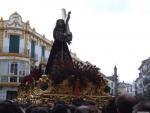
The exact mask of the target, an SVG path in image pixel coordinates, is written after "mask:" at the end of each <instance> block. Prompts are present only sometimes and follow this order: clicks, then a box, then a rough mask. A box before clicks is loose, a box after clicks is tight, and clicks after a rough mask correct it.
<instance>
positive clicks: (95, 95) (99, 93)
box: [17, 75, 111, 105]
mask: <svg viewBox="0 0 150 113" xmlns="http://www.w3.org/2000/svg"><path fill="white" fill-rule="evenodd" d="M43 83H48V88H47V89H46V90H42V89H41V84H43ZM24 89H26V88H24ZM27 89H28V90H26V91H25V90H23V89H22V88H21V89H20V91H19V94H18V98H17V100H18V102H28V101H30V102H31V103H33V104H47V103H48V102H50V101H53V102H55V101H57V100H64V101H65V102H66V103H70V102H71V101H72V100H73V99H76V98H77V97H75V95H74V94H73V89H72V87H71V85H69V82H68V80H64V81H63V82H62V83H61V84H58V85H56V86H53V85H52V81H51V80H50V79H49V78H48V77H47V76H46V75H43V76H42V78H40V79H39V80H38V81H37V82H36V85H34V86H28V88H27ZM78 98H82V99H84V100H92V101H95V102H96V103H97V104H98V105H101V104H103V103H104V102H105V101H106V100H108V99H109V98H111V96H110V95H108V94H106V93H104V91H103V87H100V86H95V85H93V84H92V83H91V82H89V81H88V84H87V87H85V88H82V89H81V95H80V97H78Z"/></svg>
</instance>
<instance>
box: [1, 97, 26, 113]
mask: <svg viewBox="0 0 150 113" xmlns="http://www.w3.org/2000/svg"><path fill="white" fill-rule="evenodd" d="M0 113H25V112H24V110H23V109H22V108H21V107H20V106H19V105H18V104H17V103H15V102H13V101H9V100H7V101H4V102H1V103H0Z"/></svg>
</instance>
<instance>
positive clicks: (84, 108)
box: [0, 96, 150, 113]
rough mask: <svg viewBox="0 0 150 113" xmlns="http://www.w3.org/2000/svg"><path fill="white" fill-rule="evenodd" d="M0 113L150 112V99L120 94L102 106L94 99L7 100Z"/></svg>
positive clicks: (2, 104)
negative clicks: (32, 101)
mask: <svg viewBox="0 0 150 113" xmlns="http://www.w3.org/2000/svg"><path fill="white" fill-rule="evenodd" d="M0 113H150V100H142V99H137V98H135V97H131V96H118V97H113V98H111V99H109V100H108V101H107V102H106V103H105V104H104V105H103V106H101V107H100V106H97V104H96V103H95V102H93V101H83V100H76V101H73V102H72V103H71V104H68V105H67V104H65V102H64V101H57V102H55V103H51V104H48V105H33V104H18V103H17V102H15V101H11V100H6V101H3V102H0Z"/></svg>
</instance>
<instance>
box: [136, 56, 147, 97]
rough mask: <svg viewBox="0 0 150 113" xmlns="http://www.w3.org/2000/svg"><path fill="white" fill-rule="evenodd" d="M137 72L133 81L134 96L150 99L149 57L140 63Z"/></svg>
mask: <svg viewBox="0 0 150 113" xmlns="http://www.w3.org/2000/svg"><path fill="white" fill-rule="evenodd" d="M139 71H140V72H139V76H138V78H137V79H136V80H135V87H136V95H138V96H149V97H150V93H149V92H150V57H149V58H148V59H145V60H143V61H142V63H141V65H140V67H139Z"/></svg>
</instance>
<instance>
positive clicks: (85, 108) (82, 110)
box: [75, 105, 90, 113]
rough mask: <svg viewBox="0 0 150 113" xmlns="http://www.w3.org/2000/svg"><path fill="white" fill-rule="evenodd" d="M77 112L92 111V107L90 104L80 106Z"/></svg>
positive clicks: (86, 112) (88, 112)
mask: <svg viewBox="0 0 150 113" xmlns="http://www.w3.org/2000/svg"><path fill="white" fill-rule="evenodd" d="M75 113H90V109H89V107H88V106H84V105H83V106H80V107H78V108H77V109H76V111H75Z"/></svg>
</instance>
